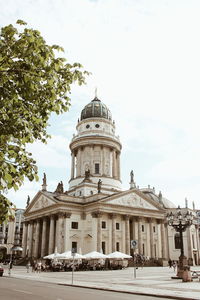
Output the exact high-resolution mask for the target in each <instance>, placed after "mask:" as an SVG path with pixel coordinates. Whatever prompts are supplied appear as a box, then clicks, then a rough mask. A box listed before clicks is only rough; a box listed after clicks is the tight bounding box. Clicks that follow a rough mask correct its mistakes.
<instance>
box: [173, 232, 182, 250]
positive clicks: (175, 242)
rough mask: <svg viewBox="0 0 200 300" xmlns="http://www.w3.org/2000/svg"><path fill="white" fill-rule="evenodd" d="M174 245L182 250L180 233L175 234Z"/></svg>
mask: <svg viewBox="0 0 200 300" xmlns="http://www.w3.org/2000/svg"><path fill="white" fill-rule="evenodd" d="M174 245H175V249H181V241H180V233H178V232H177V233H175V235H174Z"/></svg>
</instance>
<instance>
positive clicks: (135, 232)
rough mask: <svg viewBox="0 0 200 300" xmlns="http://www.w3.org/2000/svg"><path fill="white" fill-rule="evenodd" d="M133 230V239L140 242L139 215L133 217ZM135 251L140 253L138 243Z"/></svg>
mask: <svg viewBox="0 0 200 300" xmlns="http://www.w3.org/2000/svg"><path fill="white" fill-rule="evenodd" d="M132 231H133V239H134V240H136V241H137V242H138V217H133V219H132ZM134 253H138V244H137V248H136V249H134Z"/></svg>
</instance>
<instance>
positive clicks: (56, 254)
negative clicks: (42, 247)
mask: <svg viewBox="0 0 200 300" xmlns="http://www.w3.org/2000/svg"><path fill="white" fill-rule="evenodd" d="M43 258H44V259H58V258H60V253H57V252H56V253H52V254H49V255H46V256H44V257H43Z"/></svg>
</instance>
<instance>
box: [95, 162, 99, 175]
mask: <svg viewBox="0 0 200 300" xmlns="http://www.w3.org/2000/svg"><path fill="white" fill-rule="evenodd" d="M94 168H95V170H94V173H95V174H99V164H94Z"/></svg>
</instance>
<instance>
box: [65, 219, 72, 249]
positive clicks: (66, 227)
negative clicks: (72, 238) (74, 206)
mask: <svg viewBox="0 0 200 300" xmlns="http://www.w3.org/2000/svg"><path fill="white" fill-rule="evenodd" d="M70 217H71V213H65V214H64V252H65V251H67V220H68V219H69V218H70ZM70 247H71V245H70V246H69V247H68V249H69V248H70Z"/></svg>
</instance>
